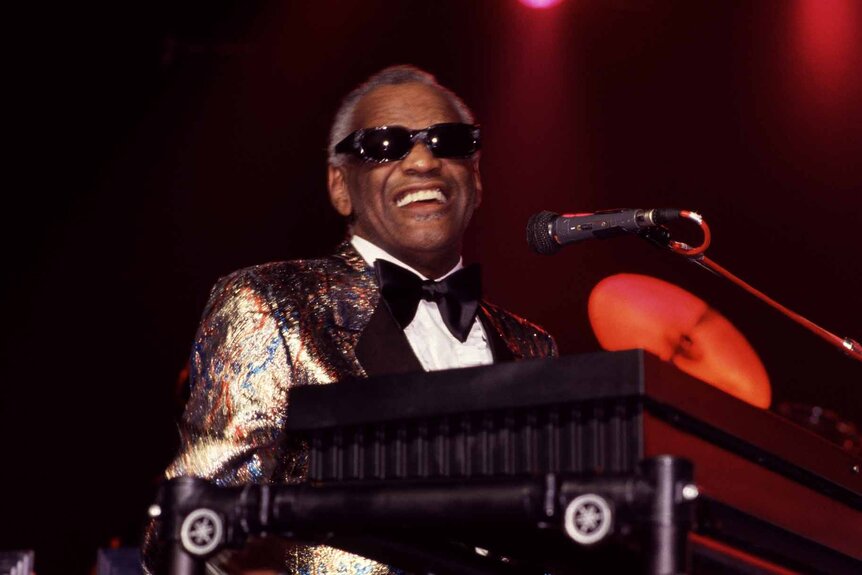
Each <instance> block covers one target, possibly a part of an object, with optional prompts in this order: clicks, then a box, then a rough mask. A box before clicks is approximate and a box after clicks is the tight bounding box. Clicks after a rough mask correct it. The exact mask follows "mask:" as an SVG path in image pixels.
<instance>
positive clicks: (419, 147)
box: [401, 141, 441, 173]
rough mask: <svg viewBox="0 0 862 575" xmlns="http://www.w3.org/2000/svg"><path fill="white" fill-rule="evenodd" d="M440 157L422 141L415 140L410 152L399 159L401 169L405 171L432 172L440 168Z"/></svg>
mask: <svg viewBox="0 0 862 575" xmlns="http://www.w3.org/2000/svg"><path fill="white" fill-rule="evenodd" d="M440 166H441V161H440V158H438V157H437V156H435V155H434V154H432V153H431V150H429V149H428V146H426V145H425V143H424V142H419V141H417V142H416V144H415V145H414V146H413V148H412V149H411V150H410V153H409V154H407V156H406V157H405V158H404V159H403V160H401V169H402V170H404V171H405V172H416V173H423V172H432V171H434V170H438V169H440Z"/></svg>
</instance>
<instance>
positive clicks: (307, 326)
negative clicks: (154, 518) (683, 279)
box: [145, 242, 557, 575]
mask: <svg viewBox="0 0 862 575" xmlns="http://www.w3.org/2000/svg"><path fill="white" fill-rule="evenodd" d="M378 299H379V294H378V290H377V283H376V278H375V276H374V273H373V269H372V268H371V267H369V266H368V265H367V264H366V263H365V261H364V260H363V259H362V257H360V256H359V254H358V253H357V252H356V251H355V249H354V248H353V247H352V246H350V244H349V243H347V242H345V243H343V244H342V245H341V246H339V249H338V250H337V252H336V253H335V254H334V255H332V256H330V257H327V258H321V259H310V260H296V261H290V262H275V263H269V264H263V265H259V266H254V267H251V268H246V269H243V270H239V271H237V272H234V273H233V274H231V275H229V276H227V277H225V278H222V279H221V280H220V281H219V282H218V283H217V284H216V286H215V287H214V288H213V290H212V293H211V294H210V299H209V302H208V304H207V307H206V309H205V310H204V314H203V319H202V321H201V324H200V327H199V329H198V333H197V336H196V338H195V343H194V347H193V350H192V356H191V370H190V375H191V381H192V391H191V396H190V398H189V400H188V403H187V405H186V410H185V413H184V415H183V418H182V423H181V426H180V434H181V446H180V451H179V454H178V455H177V456H176V458H175V460H174V461H173V462H172V463H171V464H170V466H169V467H168V469H167V471H166V476H167V477H168V478H172V477H177V476H182V475H191V476H196V477H202V478H205V479H208V480H212V481H215V482H216V483H218V484H221V485H236V484H242V483H268V482H281V483H297V482H300V481H302V480H303V479H304V478H305V476H306V468H307V450H306V449H305V448H304V446H303V445H301V443H300V442H298V441H296V440H294V439H293V438H291V437H289V436H287V435H286V434H285V433H284V431H283V429H284V423H285V414H286V410H287V404H288V400H289V396H290V388H291V387H294V386H300V385H320V384H328V383H333V382H335V381H339V380H341V379H344V378H347V377H365V376H366V373H365V370H364V369H363V367H362V365H360V363H359V361H358V360H357V358H356V354H355V348H356V343H357V341H358V339H359V337H360V335H361V334H362V331H363V330H364V328H365V326H366V325H368V322H369V319H370V318H371V315H372V313H373V312H374V310H375V308H376V306H377V303H378ZM480 313H481V314H483V317H484V319H485V320H486V321H487V322H488V325H490V326H491V327H492V329H495V330H496V331H497V332H498V333H499V334H500V336H501V338H502V339H503V341H504V342H506V345H507V346H508V347H509V349H510V351H511V352H512V355H513V356H514V357H515V359H524V358H534V357H548V356H555V355H556V354H557V351H556V346H555V344H554V342H553V340H552V339H551V337H550V336H549V335H548V334H547V333H545V332H544V331H542V330H541V329H540V328H538V327H536V326H535V325H533V324H530V323H529V322H527V321H526V320H524V319H521V318H519V317H517V316H514V315H513V314H510V313H508V312H506V311H504V310H502V309H500V308H498V307H496V306H494V305H491V304H489V303H487V302H484V301H483V302H482V304H481V310H480ZM153 528H154V526H152V525H151V528H150V529H149V530H148V535H147V541H146V542H145V556H150V555H151V554H152V550H153V545H152V544H151V543H152V538H153V533H154V532H153ZM285 562H286V565H287V568H288V572H289V573H309V574H315V573H321V574H322V573H368V574H369V575H373V574H378V573H395V572H397V571H394V570H390V569H389V568H387V567H386V566H383V565H380V564H378V563H375V562H373V561H370V560H367V559H363V558H361V557H358V556H356V555H352V554H349V553H346V552H343V551H339V550H336V549H333V548H331V547H327V546H323V545H316V546H308V545H298V544H297V545H288V546H287V550H286V551H285Z"/></svg>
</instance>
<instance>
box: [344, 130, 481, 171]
mask: <svg viewBox="0 0 862 575" xmlns="http://www.w3.org/2000/svg"><path fill="white" fill-rule="evenodd" d="M416 140H419V141H421V142H422V143H423V144H425V145H426V146H427V147H428V149H429V150H431V153H432V154H434V156H435V157H437V158H468V157H470V156H472V155H473V154H474V153H475V152H476V151H477V150H478V149H479V142H480V135H479V126H473V125H471V124H462V123H457V122H448V123H445V124H434V125H433V126H428V127H427V128H423V129H422V130H408V129H407V128H405V127H403V126H380V127H379V128H362V129H361V130H356V131H355V132H353V133H352V134H350V135H349V136H347V137H346V138H344V139H343V140H341V141H340V142H338V144H337V145H336V146H335V152H336V153H337V154H350V155H352V156H356V157H358V158H362V159H363V160H365V161H366V162H378V163H380V162H393V161H395V160H403V159H404V158H406V157H407V154H409V153H410V150H412V149H413V145H414V144H415V143H416Z"/></svg>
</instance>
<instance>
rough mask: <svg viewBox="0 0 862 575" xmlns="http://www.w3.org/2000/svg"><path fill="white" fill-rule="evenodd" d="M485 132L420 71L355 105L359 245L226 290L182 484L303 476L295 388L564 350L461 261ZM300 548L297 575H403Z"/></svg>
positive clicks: (354, 216)
mask: <svg viewBox="0 0 862 575" xmlns="http://www.w3.org/2000/svg"><path fill="white" fill-rule="evenodd" d="M473 124H474V119H473V115H472V113H471V112H470V111H469V109H468V108H467V107H466V106H465V105H464V104H463V102H461V100H460V99H459V98H458V97H457V96H455V95H454V94H453V93H451V92H450V91H448V90H447V89H445V88H443V87H442V86H440V85H439V84H437V82H436V80H435V79H434V78H433V77H432V76H431V75H429V74H427V73H425V72H422V71H420V70H418V69H416V68H412V67H409V66H397V67H392V68H387V69H385V70H383V71H381V72H379V73H378V74H376V75H374V76H372V78H370V79H369V80H368V82H366V83H365V84H363V85H361V86H359V87H358V88H356V89H355V90H354V91H353V92H351V93H350V94H349V95H348V96H347V97H346V98H345V100H344V101H343V103H342V105H341V108H340V109H339V111H338V113H337V114H336V117H335V121H334V123H333V127H332V131H331V134H330V146H329V172H328V184H329V195H330V199H331V201H332V205H333V206H334V207H335V209H336V210H337V211H338V212H339V213H340V214H342V215H343V216H345V217H347V218H348V222H349V229H350V235H351V239H350V241H349V242H344V243H343V244H342V245H341V246H339V248H338V249H337V251H336V253H335V254H333V255H332V256H330V257H328V258H322V259H315V260H298V261H292V262H276V263H270V264H264V265H260V266H256V267H252V268H248V269H244V270H240V271H238V272H235V273H233V274H231V275H230V276H228V277H226V278H223V279H222V280H221V281H219V283H218V284H217V285H216V286H215V287H214V288H213V291H212V294H211V297H210V301H209V303H208V304H207V307H206V310H205V311H204V316H203V319H202V321H201V324H200V328H199V330H198V334H197V337H196V340H195V345H194V349H193V352H192V358H191V378H192V393H191V397H190V399H189V401H188V404H187V406H186V412H185V414H184V416H183V421H182V427H181V436H182V444H181V448H180V453H179V454H178V455H177V458H176V459H175V460H174V462H173V463H172V464H171V465H170V467H169V468H168V470H167V473H166V474H167V476H168V477H176V476H179V475H193V476H198V477H203V478H206V479H210V480H214V481H216V482H218V483H219V484H223V485H232V484H239V483H245V482H285V483H296V482H299V481H302V480H303V479H304V477H305V476H306V452H305V450H304V449H303V447H302V446H301V445H300V444H299V443H298V442H297V441H295V440H294V439H293V438H291V437H289V436H286V435H285V433H284V432H283V429H284V424H285V414H286V409H287V402H288V399H289V390H290V388H291V387H293V386H299V385H318V384H327V383H334V382H336V381H339V380H342V379H346V378H356V377H359V378H363V377H369V376H374V375H380V374H385V373H401V372H408V371H418V370H422V369H425V370H436V369H447V368H454V367H465V366H471V365H482V364H487V363H491V362H492V361H505V360H517V359H525V358H538V357H547V356H554V355H556V353H557V352H556V347H555V344H554V342H553V340H552V339H551V337H550V336H549V335H548V334H547V333H545V332H544V331H543V330H541V329H540V328H538V327H536V326H535V325H532V324H530V323H529V322H527V321H526V320H523V319H521V318H519V317H517V316H515V315H513V314H510V313H508V312H506V311H504V310H502V309H500V308H498V307H496V306H493V305H492V304H490V303H488V302H485V301H484V300H481V299H479V294H478V291H477V283H476V282H475V281H473V280H476V279H478V278H477V270H476V268H475V267H473V268H463V266H462V264H461V257H460V254H461V244H462V237H463V234H464V231H465V229H466V228H467V225H468V224H469V222H470V219H471V217H472V215H473V212H474V211H475V210H476V208H477V207H478V206H479V203H480V202H481V199H482V183H481V179H480V177H479V153H478V149H479V145H480V137H479V131H478V128H477V127H476V126H474V125H473ZM405 128H406V129H405ZM392 264H396V265H392ZM405 269H407V270H408V271H404V270H405ZM414 274H415V275H414ZM431 279H439V280H443V283H434V282H431V281H428V280H431ZM423 280H424V281H423ZM381 284H382V286H381ZM381 291H382V292H383V293H384V294H385V295H386V299H384V298H382V297H381ZM452 293H455V294H457V295H458V296H459V297H458V298H455V299H453V298H450V297H449V296H450V294H452ZM421 297H424V298H426V299H421V300H420V298H421ZM417 300H420V301H417ZM286 554H287V557H286V562H287V566H288V569H289V570H290V572H297V573H298V572H303V573H318V572H324V571H325V572H334V571H338V572H342V571H344V572H365V573H386V572H388V568H387V567H385V566H383V565H380V564H377V563H374V562H372V561H370V560H366V559H363V558H361V557H357V556H355V555H351V554H349V553H345V552H341V551H337V550H334V549H332V548H329V547H325V546H303V545H295V546H291V547H290V548H289V550H288V551H287V553H286Z"/></svg>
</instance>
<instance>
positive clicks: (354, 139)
mask: <svg viewBox="0 0 862 575" xmlns="http://www.w3.org/2000/svg"><path fill="white" fill-rule="evenodd" d="M445 126H467V127H469V128H470V129H471V135H472V137H473V150H472V151H471V152H469V153H468V154H465V155H458V156H440V155H437V153H436V151H435V148H436V145H435V144H434V143H433V142H431V141H430V138H429V135H428V132H429V131H431V130H434V129H435V128H442V127H445ZM388 130H403V131H405V132H407V134H408V135H409V137H410V147H409V148H407V151H406V152H404V154H403V155H402V156H401V157H399V158H383V159H377V158H373V157H371V156H369V155H367V153H366V151H365V149H364V148H363V147H362V140H363V138H364V137H365V136H366V134H370V133H376V132H380V131H388ZM417 140H419V141H421V142H422V143H423V144H425V146H426V147H427V148H428V150H429V151H430V152H431V153H432V154H433V155H434V157H435V158H442V159H462V160H463V159H465V158H469V157H471V156H472V155H473V154H475V153H476V152H478V151H479V148H480V147H481V142H482V134H481V131H480V129H479V126H478V125H477V124H467V123H465V122H441V123H439V124H432V125H430V126H428V127H426V128H422V129H421V130H411V129H410V128H405V127H404V126H399V125H392V126H389V125H387V126H375V127H373V128H360V129H358V130H356V131H355V132H352V133H350V134H349V135H348V136H347V137H346V138H344V139H343V140H341V141H340V142H338V144H336V145H335V153H337V154H349V155H351V156H355V157H357V158H360V159H361V160H362V161H364V162H373V163H375V164H385V163H387V162H397V161H400V160H403V159H404V158H406V157H407V156H408V155H409V154H410V152H411V150H413V146H415V145H416V141H417Z"/></svg>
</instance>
